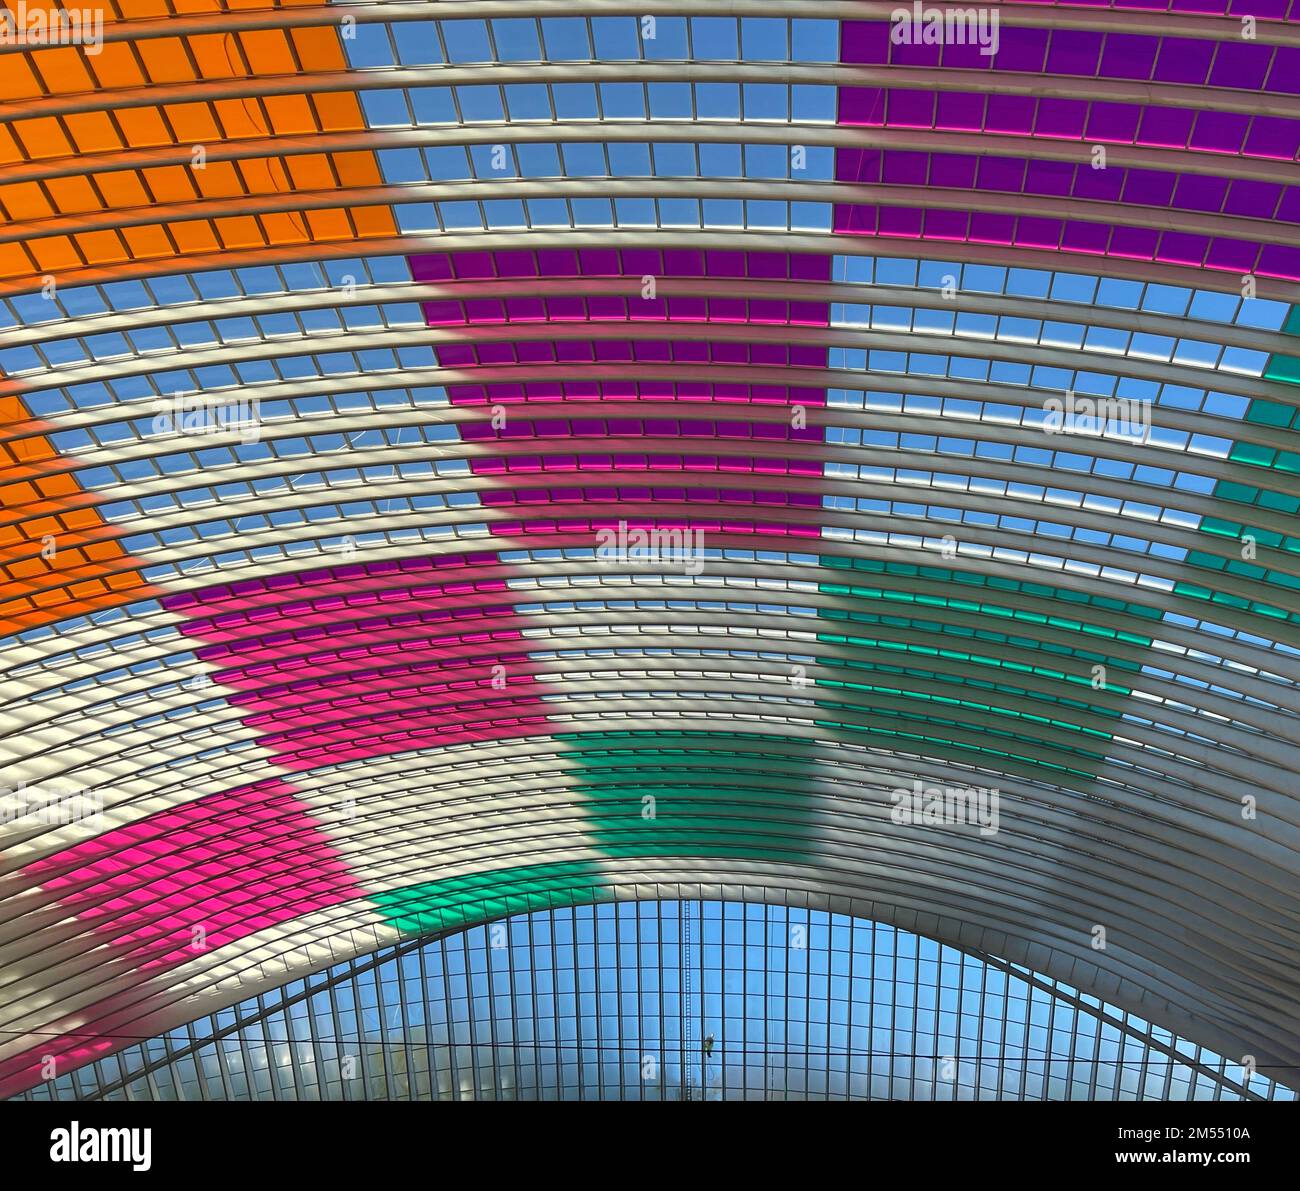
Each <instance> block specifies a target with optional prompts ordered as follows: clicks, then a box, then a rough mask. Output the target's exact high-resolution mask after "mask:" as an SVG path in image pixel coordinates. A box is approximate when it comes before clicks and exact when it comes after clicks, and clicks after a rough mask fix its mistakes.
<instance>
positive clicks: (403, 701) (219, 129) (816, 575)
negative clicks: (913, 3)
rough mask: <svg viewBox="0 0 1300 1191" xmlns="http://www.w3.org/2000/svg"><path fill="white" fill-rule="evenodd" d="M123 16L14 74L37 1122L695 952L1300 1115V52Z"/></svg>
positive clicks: (1092, 27) (8, 1074)
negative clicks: (535, 952) (685, 949)
mask: <svg viewBox="0 0 1300 1191" xmlns="http://www.w3.org/2000/svg"><path fill="white" fill-rule="evenodd" d="M40 7H41V6H39V5H36V4H30V5H28V9H29V10H32V11H35V10H37V9H38V8H40ZM648 8H650V9H653V11H652V12H648V11H647V9H648ZM58 11H61V12H63V13H64V14H65V15H64V16H62V17H60V18H59V19H58V20H57V21H51V22H50V23H49V24H48V29H51V30H52V29H54V28H55V26H56V25H58V26H59V27H60V28H64V27H69V28H70V27H71V25H72V23H73V16H72V12H73V10H72V8H71V6H69V8H68V9H66V10H58ZM957 12H960V13H962V14H967V13H969V14H972V15H971V16H970V17H969V19H968V18H967V17H966V16H965V15H963V16H962V19H961V21H959V22H956V23H955V24H954V21H955V18H953V19H952V20H948V23H947V25H946V26H945V29H946V30H947V32H946V33H945V37H944V39H943V40H931V39H929V38H927V36H926V35H925V29H926V28H927V27H933V26H930V25H927V22H928V21H929V17H930V15H931V14H938V15H939V16H941V17H944V18H947V17H948V16H949V14H951V13H957ZM103 13H104V23H103V25H102V30H101V34H100V36H99V37H98V39H97V40H96V38H95V37H94V36H93V29H92V33H91V34H90V35H87V36H83V37H82V38H81V39H80V43H79V44H45V43H42V42H39V41H37V40H34V38H33V36H32V35H31V30H30V29H29V30H28V34H29V36H28V37H27V39H26V40H25V41H24V40H23V39H22V38H18V37H10V38H0V444H2V446H0V449H2V451H3V455H2V456H0V467H3V480H2V481H0V509H2V511H3V529H2V530H0V533H2V535H3V537H2V539H0V540H2V543H3V567H4V584H5V586H4V593H3V597H2V598H0V674H2V678H0V707H2V708H3V711H2V714H0V773H2V774H3V777H2V778H0V781H3V783H4V786H5V788H4V789H3V790H0V800H2V801H3V805H4V808H5V813H4V817H3V821H2V822H0V840H3V851H2V852H0V1094H3V1095H14V1094H18V1093H23V1092H26V1091H28V1090H29V1089H31V1088H33V1087H35V1086H36V1085H38V1084H43V1083H46V1082H47V1081H51V1080H54V1079H58V1078H65V1077H69V1076H70V1075H71V1073H73V1072H75V1071H78V1070H82V1069H84V1070H86V1071H90V1070H92V1068H91V1067H90V1066H88V1065H91V1064H99V1063H100V1062H102V1061H103V1060H105V1059H106V1058H108V1057H109V1056H112V1055H114V1054H116V1053H118V1052H121V1051H123V1050H124V1048H128V1047H135V1046H138V1044H139V1043H140V1042H141V1041H142V1040H144V1039H152V1038H156V1037H161V1036H165V1035H168V1033H169V1032H171V1031H175V1030H177V1029H179V1028H182V1027H185V1026H186V1024H187V1023H193V1022H195V1021H198V1020H200V1019H211V1020H213V1021H215V1020H216V1016H215V1015H218V1014H220V1013H226V1012H233V1010H232V1007H235V1006H240V1005H246V1004H247V1003H248V1002H249V999H250V998H257V997H260V996H267V997H272V998H275V997H283V996H285V995H286V994H285V992H284V990H285V989H287V988H289V987H290V986H293V985H294V984H295V982H298V983H299V984H301V982H303V981H306V980H309V979H311V978H319V979H322V980H325V979H328V977H327V976H321V975H320V974H322V973H336V972H338V971H340V970H343V969H345V968H348V966H349V965H354V964H356V963H360V962H368V961H366V957H368V956H371V957H373V956H375V955H376V954H381V955H383V956H395V955H397V954H398V952H400V951H401V949H403V948H408V949H409V948H410V947H417V946H418V947H426V946H431V945H433V944H431V943H430V942H429V941H430V940H435V941H438V940H445V939H446V938H448V937H449V935H451V934H454V933H456V932H460V931H464V930H467V929H477V928H479V927H481V926H483V924H485V923H488V922H491V921H494V920H497V919H501V918H503V917H506V916H516V917H518V916H521V915H528V914H532V913H537V914H541V915H550V916H554V915H555V914H557V913H560V914H564V913H574V912H576V911H577V910H578V909H581V908H583V907H589V906H590V905H591V904H593V903H599V904H601V905H603V904H604V903H608V902H623V901H628V900H643V901H645V900H648V901H670V902H676V901H680V900H683V899H685V900H687V901H689V900H691V899H701V898H702V899H707V900H709V901H710V903H712V902H721V903H734V902H747V903H750V904H751V905H753V904H757V905H760V906H763V905H766V906H767V907H768V908H769V909H770V908H773V907H777V906H794V907H801V908H802V909H803V910H805V911H807V912H810V913H811V912H815V913H822V914H830V915H838V916H841V917H842V918H844V920H845V921H847V920H849V919H852V920H853V921H855V922H857V923H859V924H861V923H866V924H867V926H866V927H862V926H861V925H859V926H858V927H857V928H856V929H859V930H862V929H865V930H867V931H868V932H870V931H872V930H889V931H896V932H903V933H907V934H908V935H909V937H916V938H922V939H925V940H929V941H930V944H932V945H933V946H935V947H943V948H949V949H953V950H954V951H956V952H960V953H961V954H963V955H968V956H970V957H972V959H971V962H972V963H973V964H974V963H985V962H994V961H996V962H997V963H1000V964H1003V965H1012V966H1013V967H1014V968H1015V970H1016V971H1018V972H1020V973H1022V975H1023V974H1028V975H1029V976H1031V977H1032V978H1033V979H1035V980H1039V981H1041V982H1046V985H1047V986H1050V987H1051V988H1053V989H1056V988H1058V987H1063V988H1067V989H1068V990H1070V991H1069V995H1070V996H1086V997H1090V998H1092V999H1093V1002H1094V1003H1096V1004H1104V1005H1105V1006H1109V1007H1111V1009H1113V1011H1114V1012H1115V1013H1117V1014H1120V1015H1132V1017H1133V1018H1134V1019H1135V1020H1139V1019H1140V1020H1141V1021H1142V1022H1143V1023H1148V1024H1149V1025H1150V1027H1151V1028H1158V1029H1159V1030H1162V1031H1164V1032H1165V1033H1164V1035H1162V1037H1165V1038H1176V1039H1184V1040H1187V1042H1188V1043H1189V1045H1192V1046H1195V1047H1204V1048H1208V1050H1210V1051H1213V1052H1214V1054H1215V1055H1217V1056H1221V1057H1222V1058H1223V1059H1224V1060H1232V1061H1233V1062H1244V1061H1245V1060H1246V1059H1249V1065H1250V1067H1251V1068H1252V1069H1253V1070H1257V1071H1258V1072H1259V1073H1260V1076H1261V1078H1264V1079H1266V1080H1275V1081H1276V1082H1277V1083H1278V1084H1280V1085H1282V1086H1283V1087H1288V1086H1295V1084H1296V1082H1297V1068H1298V1067H1300V1027H1297V1021H1300V1012H1298V1010H1300V952H1298V950H1297V941H1298V940H1300V897H1298V896H1297V895H1298V894H1300V866H1298V864H1297V849H1298V848H1300V800H1298V799H1297V794H1298V788H1297V787H1298V781H1297V776H1296V764H1295V757H1296V746H1297V743H1298V742H1300V741H1298V733H1297V711H1298V710H1300V694H1298V693H1297V687H1296V683H1295V680H1296V677H1297V675H1298V674H1300V533H1298V532H1297V520H1296V512H1297V510H1298V509H1300V431H1298V429H1297V425H1296V417H1297V410H1298V409H1300V388H1297V386H1298V385H1300V343H1298V342H1297V341H1296V339H1295V336H1296V335H1297V334H1300V313H1297V312H1296V310H1295V309H1294V307H1293V303H1294V302H1295V301H1296V298H1297V295H1298V294H1300V286H1298V285H1297V282H1300V171H1298V170H1297V167H1296V157H1297V152H1298V151H1300V21H1297V20H1296V19H1293V15H1292V11H1291V2H1290V0H1132V2H1119V0H1115V2H1113V3H1083V2H1079V3H1051V2H1048V3H1029V2H1024V3H1000V4H994V5H987V6H984V7H981V8H973V7H971V6H968V5H960V4H959V5H953V4H932V5H925V6H918V7H917V8H915V9H910V8H903V9H900V8H899V6H898V5H895V4H881V3H871V2H866V0H852V2H849V0H817V2H813V0H658V2H657V3H655V4H653V5H649V6H648V5H647V4H646V3H645V0H638V2H637V3H635V4H634V3H629V2H625V0H440V2H392V3H389V2H370V3H355V4H321V3H316V2H314V0H307V2H288V0H286V2H283V3H279V4H276V5H273V6H272V5H267V4H265V3H262V2H261V0H254V2H252V3H235V2H232V0H107V3H106V5H105V6H104V8H103ZM909 13H912V14H913V15H912V16H908V15H907V14H909ZM56 15H57V13H56ZM916 16H920V17H921V18H922V20H921V22H920V23H917V22H916V20H915V17H916ZM909 21H910V22H911V24H908V22H909ZM86 27H87V28H91V26H90V25H89V24H87V26H86ZM904 27H905V28H904ZM954 29H957V30H959V32H960V37H959V39H957V34H954V33H953V30H954ZM901 32H906V34H907V35H905V36H900V33H901ZM913 34H915V36H913ZM954 813H956V816H957V820H956V821H954V818H953V816H954ZM602 912H604V913H612V911H602ZM837 921H838V919H837ZM872 924H874V926H873V925H872ZM930 944H927V945H930ZM437 945H440V946H441V945H443V943H442V942H438V944H437ZM850 950H851V948H850ZM980 957H982V958H980ZM302 987H304V988H305V987H306V986H305V985H302ZM981 1012H982V1011H981ZM1144 1028H1146V1027H1145V1026H1144ZM141 1061H142V1062H143V1061H144V1060H143V1059H142V1060H141ZM93 1069H94V1070H96V1071H97V1072H98V1071H99V1068H98V1067H97V1066H96V1067H95V1068H93ZM95 1079H96V1080H98V1079H100V1075H99V1074H97V1075H96V1076H95ZM109 1082H110V1083H111V1082H112V1081H111V1080H110V1081H109ZM1247 1082H1249V1081H1247ZM96 1086H99V1085H98V1084H97V1085H96ZM390 1091H391V1089H390ZM890 1094H894V1092H893V1091H891V1092H890Z"/></svg>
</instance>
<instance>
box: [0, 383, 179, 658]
mask: <svg viewBox="0 0 1300 1191" xmlns="http://www.w3.org/2000/svg"><path fill="white" fill-rule="evenodd" d="M46 430H47V427H46V425H45V424H44V423H40V422H37V421H36V420H35V419H33V418H31V417H30V415H29V414H28V412H27V410H26V408H25V407H24V406H23V404H22V402H21V400H19V399H18V398H17V397H16V396H12V395H10V396H5V397H0V508H3V509H4V510H5V513H6V515H7V516H8V517H13V516H16V518H17V519H16V520H15V521H13V522H12V523H11V524H9V525H6V526H5V527H4V533H3V534H2V535H0V634H4V635H8V634H11V633H16V632H21V631H22V630H23V629H29V628H35V627H37V626H39V625H43V624H50V623H52V622H54V621H57V620H62V619H64V618H65V617H71V616H82V615H85V614H86V613H87V612H91V611H95V610H98V609H100V608H107V607H112V606H113V605H115V604H121V603H124V602H126V601H127V600H133V599H141V598H144V597H146V596H149V595H152V594H154V590H153V589H152V588H151V587H149V585H147V584H146V583H145V581H144V579H143V578H142V577H141V575H140V572H139V566H140V564H139V562H138V561H137V560H135V559H132V558H129V557H128V556H127V555H126V554H125V553H124V552H123V550H122V547H121V545H120V544H119V543H118V542H117V540H116V537H117V532H116V530H114V529H113V528H111V527H109V526H108V525H106V524H105V523H104V521H103V519H102V518H101V517H100V515H99V513H98V512H97V511H96V510H95V508H94V497H93V496H92V495H90V494H87V493H84V492H82V491H81V490H80V488H79V486H78V485H77V484H76V481H75V479H74V478H73V477H72V476H71V475H69V474H68V473H67V472H66V471H65V470H64V468H65V466H66V463H65V461H64V460H63V459H62V457H61V456H59V455H58V454H57V452H55V451H54V449H53V447H52V446H51V445H50V443H49V440H48V439H47V438H46V434H45V431H46ZM19 434H21V435H23V436H24V437H22V438H15V437H14V436H15V435H19ZM47 480H48V481H53V482H52V483H46V482H45V481H47ZM45 535H51V536H52V539H53V543H52V544H53V546H54V551H55V552H54V556H53V558H50V559H46V558H44V557H42V555H41V547H42V545H43V544H44V541H45ZM115 572H116V573H115Z"/></svg>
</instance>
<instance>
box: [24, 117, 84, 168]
mask: <svg viewBox="0 0 1300 1191" xmlns="http://www.w3.org/2000/svg"><path fill="white" fill-rule="evenodd" d="M14 131H15V132H17V134H18V138H19V140H21V141H22V144H23V148H24V149H26V150H27V156H28V157H36V158H40V157H68V156H70V155H71V153H72V146H71V145H70V144H69V143H68V138H67V137H66V136H64V135H63V129H61V128H60V127H59V122H58V121H57V120H55V119H53V118H52V117H50V116H44V117H42V118H40V119H37V120H22V121H20V122H19V123H18V124H16V125H15V126H14Z"/></svg>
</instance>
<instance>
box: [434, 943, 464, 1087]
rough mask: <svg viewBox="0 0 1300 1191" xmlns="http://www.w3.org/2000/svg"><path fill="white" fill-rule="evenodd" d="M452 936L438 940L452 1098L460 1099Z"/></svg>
mask: <svg viewBox="0 0 1300 1191" xmlns="http://www.w3.org/2000/svg"><path fill="white" fill-rule="evenodd" d="M450 941H451V939H450V936H448V937H444V938H442V939H440V940H439V942H438V955H439V957H440V958H441V959H442V999H443V1005H444V1006H445V1008H446V1011H447V1063H448V1066H449V1067H450V1069H451V1070H450V1074H451V1098H452V1100H459V1099H460V1062H459V1060H458V1058H457V1054H456V1052H457V1050H458V1047H457V1044H456V1013H455V1008H454V1004H453V1001H452V996H451V970H450V969H449V968H448V967H447V951H448V944H449V943H450Z"/></svg>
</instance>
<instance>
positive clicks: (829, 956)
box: [737, 34, 835, 1100]
mask: <svg viewBox="0 0 1300 1191" xmlns="http://www.w3.org/2000/svg"><path fill="white" fill-rule="evenodd" d="M737 35H738V36H739V34H737ZM834 984H835V915H834V914H828V915H827V918H826V1099H827V1100H829V1099H830V1098H831V1038H832V1036H833V1033H834V1017H835V1014H834V1010H833V994H832V990H833V988H834Z"/></svg>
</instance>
